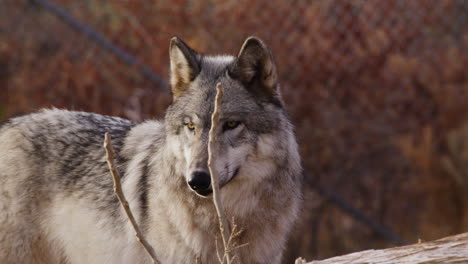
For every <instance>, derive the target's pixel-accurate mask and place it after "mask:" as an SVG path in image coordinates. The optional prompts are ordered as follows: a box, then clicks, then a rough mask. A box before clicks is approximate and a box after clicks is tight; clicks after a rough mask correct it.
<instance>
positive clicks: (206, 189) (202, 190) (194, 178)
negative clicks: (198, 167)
mask: <svg viewBox="0 0 468 264" xmlns="http://www.w3.org/2000/svg"><path fill="white" fill-rule="evenodd" d="M188 185H189V186H190V188H191V189H192V190H194V191H195V192H196V193H198V194H199V195H201V196H208V195H209V194H211V192H212V190H211V188H210V186H211V177H210V174H209V173H208V172H206V171H194V172H192V174H191V175H190V180H189V181H188Z"/></svg>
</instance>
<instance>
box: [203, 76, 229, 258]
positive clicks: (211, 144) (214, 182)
mask: <svg viewBox="0 0 468 264" xmlns="http://www.w3.org/2000/svg"><path fill="white" fill-rule="evenodd" d="M223 94H224V90H223V87H222V86H221V83H218V84H217V85H216V98H215V105H214V110H213V114H212V115H211V128H210V132H209V136H208V169H209V170H210V175H211V186H212V188H213V202H214V205H215V207H216V212H217V214H218V221H219V229H220V231H221V237H222V239H223V245H224V256H225V259H226V261H227V263H228V264H230V263H231V257H230V254H229V251H228V248H229V240H228V239H229V235H230V232H229V225H228V221H227V219H226V216H225V215H224V210H223V205H222V203H221V197H220V196H219V183H218V177H219V176H218V172H217V171H216V169H215V166H214V160H213V153H214V152H215V145H216V143H217V142H216V131H217V130H218V127H219V115H220V112H221V99H222V98H223ZM223 263H224V258H223Z"/></svg>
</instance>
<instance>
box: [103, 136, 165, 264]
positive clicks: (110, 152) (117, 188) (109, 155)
mask: <svg viewBox="0 0 468 264" xmlns="http://www.w3.org/2000/svg"><path fill="white" fill-rule="evenodd" d="M104 149H105V150H106V160H107V165H108V166H109V170H110V173H111V175H112V179H113V181H114V193H115V195H116V196H117V198H118V199H119V202H120V205H121V206H122V207H123V209H124V210H125V213H126V214H127V217H128V220H130V223H131V224H132V227H133V229H134V230H135V236H136V238H137V240H138V242H140V243H141V245H142V246H143V248H144V249H145V250H146V253H148V255H149V256H150V257H151V259H152V260H153V263H154V264H159V261H158V257H157V256H156V253H155V251H154V249H153V247H152V246H151V245H150V244H149V243H148V241H146V239H145V238H144V237H143V234H142V233H141V230H140V228H139V227H138V224H137V222H136V220H135V217H133V213H132V211H131V210H130V206H129V205H128V202H127V199H126V198H125V195H124V193H123V191H122V184H121V182H120V175H119V173H118V171H117V169H116V167H115V164H114V156H115V154H114V148H113V147H112V143H111V137H110V135H109V133H107V132H106V134H104Z"/></svg>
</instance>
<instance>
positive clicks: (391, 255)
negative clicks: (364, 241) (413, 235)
mask: <svg viewBox="0 0 468 264" xmlns="http://www.w3.org/2000/svg"><path fill="white" fill-rule="evenodd" d="M331 263H333V264H342V263H352V264H361V263H362V264H364V263H366V264H371V263H385V264H396V263H398V264H410V263H411V264H418V263H419V264H422V263H424V264H439V263H448V264H450V263H468V233H463V234H459V235H455V236H450V237H446V238H442V239H439V240H435V241H431V242H424V243H418V244H413V245H408V246H402V247H394V248H387V249H379V250H374V249H371V250H365V251H360V252H355V253H351V254H348V255H343V256H339V257H333V258H329V259H325V260H316V261H312V262H306V261H304V260H300V259H298V260H296V264H331Z"/></svg>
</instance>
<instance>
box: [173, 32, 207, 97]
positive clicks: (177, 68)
mask: <svg viewBox="0 0 468 264" xmlns="http://www.w3.org/2000/svg"><path fill="white" fill-rule="evenodd" d="M169 58H170V64H171V89H172V95H173V96H174V98H176V97H178V96H180V95H181V94H182V93H183V92H185V91H186V90H187V88H188V86H189V84H190V82H191V81H193V80H194V79H195V77H197V75H198V74H199V73H200V55H199V54H198V53H197V52H196V51H194V50H193V49H191V48H190V47H189V46H188V45H187V44H185V42H183V41H182V40H181V39H179V38H178V37H173V38H172V39H171V43H170V45H169Z"/></svg>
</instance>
